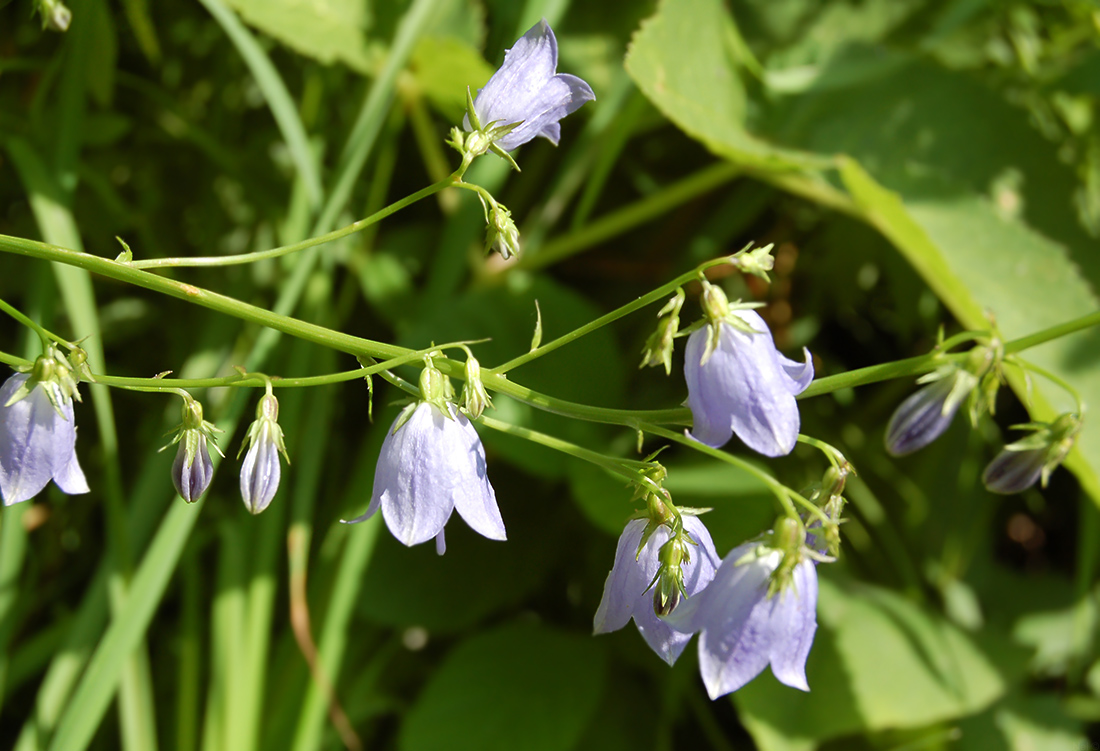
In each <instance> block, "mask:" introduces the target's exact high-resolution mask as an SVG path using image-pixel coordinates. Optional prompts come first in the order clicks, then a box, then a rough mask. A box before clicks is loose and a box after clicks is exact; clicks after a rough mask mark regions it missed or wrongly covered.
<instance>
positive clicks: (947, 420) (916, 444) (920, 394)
mask: <svg viewBox="0 0 1100 751" xmlns="http://www.w3.org/2000/svg"><path fill="white" fill-rule="evenodd" d="M953 389H954V380H953V379H951V378H941V379H940V380H938V381H935V382H933V383H930V384H928V385H927V386H925V387H923V388H921V389H919V390H918V391H916V392H915V393H913V394H910V395H909V397H908V398H906V400H905V401H903V402H902V403H901V404H900V405H898V408H897V409H896V410H894V414H893V415H891V416H890V422H889V423H888V424H887V426H886V437H885V443H886V450H887V451H888V452H889V453H890V454H891V455H892V456H905V455H907V454H911V453H913V452H914V451H916V450H918V449H922V448H924V447H925V446H927V445H928V444H930V443H931V442H932V441H934V440H936V439H937V438H939V437H940V436H941V435H942V434H943V432H944V431H945V430H947V429H948V428H949V427H950V426H951V421H952V420H953V419H955V412H956V411H957V410H958V408H959V404H960V403H961V402H960V401H959V400H954V401H951V402H949V401H948V397H949V396H950V395H951V392H952V390H953Z"/></svg>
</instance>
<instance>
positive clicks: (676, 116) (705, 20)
mask: <svg viewBox="0 0 1100 751" xmlns="http://www.w3.org/2000/svg"><path fill="white" fill-rule="evenodd" d="M739 39H740V35H739V34H738V33H737V30H736V26H735V25H734V23H733V19H732V18H730V16H729V14H728V13H727V12H726V11H725V10H724V9H723V7H722V3H721V2H720V1H719V0H664V1H663V2H662V3H661V4H660V6H659V8H658V10H657V13H656V15H654V16H652V17H651V18H649V19H647V20H646V21H644V22H643V23H642V25H641V28H639V30H638V32H637V33H636V34H635V35H634V39H633V41H632V42H631V45H630V49H629V50H628V51H627V55H626V69H627V72H628V73H630V76H631V78H633V79H634V82H635V83H636V84H638V88H640V89H641V90H642V92H643V93H644V94H645V95H646V96H647V97H648V98H649V100H650V101H651V102H653V104H654V105H656V107H657V109H659V110H660V111H661V112H662V113H663V114H664V115H665V116H666V117H668V119H670V120H672V122H674V123H676V125H678V126H679V127H680V128H682V129H683V130H684V132H686V133H687V134H688V135H689V136H691V137H692V138H695V139H696V140H698V141H701V142H702V143H703V144H705V145H706V146H707V148H709V149H710V150H711V151H713V152H714V153H716V154H718V155H720V156H723V157H726V158H727V159H731V160H733V161H735V162H738V163H741V164H747V165H754V166H761V167H771V168H776V169H790V168H793V167H809V166H814V165H820V164H821V163H822V162H821V160H817V159H814V158H813V157H811V156H810V155H808V154H799V153H798V152H795V151H788V150H785V149H781V148H778V147H775V146H772V145H771V144H768V143H766V142H765V141H763V140H761V139H759V138H757V137H756V136H754V135H752V134H750V133H749V132H748V131H746V130H745V117H746V110H747V107H748V101H747V94H746V91H745V86H744V84H743V83H742V82H741V79H740V73H739V71H738V69H737V65H736V62H735V61H736V57H735V55H736V53H737V50H738V49H740V48H741V46H742V45H739V44H737V42H738V40H739Z"/></svg>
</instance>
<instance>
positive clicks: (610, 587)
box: [592, 515, 718, 665]
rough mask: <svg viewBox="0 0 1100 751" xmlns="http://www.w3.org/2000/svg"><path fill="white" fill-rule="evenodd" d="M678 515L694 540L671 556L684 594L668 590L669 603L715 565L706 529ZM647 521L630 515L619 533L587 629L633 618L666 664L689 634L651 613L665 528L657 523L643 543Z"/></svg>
mask: <svg viewBox="0 0 1100 751" xmlns="http://www.w3.org/2000/svg"><path fill="white" fill-rule="evenodd" d="M682 518H683V530H684V532H686V533H687V534H688V535H690V537H691V541H692V542H693V543H694V545H692V544H687V545H684V546H683V549H682V551H680V552H682V553H686V555H684V556H683V560H681V561H677V563H678V564H679V566H680V569H681V573H682V581H681V583H682V585H683V589H684V592H683V594H686V597H684V598H680V597H679V594H680V593H673V600H674V601H675V602H676V603H677V604H676V605H675V607H681V606H682V604H683V603H684V602H686V601H690V600H691V599H692V598H693V597H695V596H696V594H697V593H698V592H700V591H701V590H702V589H703V588H704V587H706V586H707V584H709V583H710V581H711V579H713V578H714V571H715V569H717V568H718V554H717V553H716V552H715V550H714V542H712V541H711V538H710V532H708V531H707V528H706V527H705V526H704V525H703V523H702V522H701V521H700V520H699V519H698V518H697V517H694V516H688V515H684V516H683V517H682ZM647 523H648V521H647V520H646V519H632V520H631V521H629V522H627V525H626V529H624V530H623V533H622V535H620V536H619V544H618V547H617V548H616V549H615V564H614V565H613V566H612V567H611V572H610V573H609V574H608V575H607V580H606V581H605V582H604V585H603V598H602V599H601V600H600V606H599V608H598V609H597V610H596V616H595V618H593V621H592V632H593V633H595V634H606V633H610V632H612V631H618V630H619V629H620V628H622V627H623V626H625V625H626V624H627V623H628V622H629V621H630V619H631V618H633V619H634V625H636V626H637V627H638V632H639V633H640V634H641V635H642V638H643V639H645V641H646V644H648V645H649V647H650V649H652V650H653V651H654V652H656V653H657V656H658V657H660V658H661V659H662V660H664V661H665V662H667V663H668V664H669V665H672V664H673V663H675V662H676V659H677V658H678V657H679V656H680V653H681V652H683V651H684V647H686V646H687V643H688V642H689V641H691V634H684V633H680V632H678V631H676V630H675V629H673V628H672V627H671V626H669V625H668V624H667V623H665V622H664V621H662V620H661V619H660V618H659V617H658V616H657V613H656V610H657V609H658V607H659V605H660V603H659V602H658V601H657V597H656V595H657V593H658V589H657V588H658V587H659V584H660V583H659V582H658V581H657V580H658V575H659V573H660V572H661V568H662V563H667V551H668V550H669V548H666V546H667V545H669V542H670V537H671V533H670V531H669V528H668V527H667V526H666V525H661V526H659V527H657V528H656V529H655V530H654V531H653V532H652V534H651V535H650V536H649V538H648V539H647V540H645V541H644V544H643V539H642V538H643V536H644V533H645V531H646V526H647ZM662 551H666V556H664V557H665V558H666V561H662ZM655 603H656V604H655ZM675 607H669V606H668V605H665V606H663V608H662V609H666V610H669V611H674V610H675Z"/></svg>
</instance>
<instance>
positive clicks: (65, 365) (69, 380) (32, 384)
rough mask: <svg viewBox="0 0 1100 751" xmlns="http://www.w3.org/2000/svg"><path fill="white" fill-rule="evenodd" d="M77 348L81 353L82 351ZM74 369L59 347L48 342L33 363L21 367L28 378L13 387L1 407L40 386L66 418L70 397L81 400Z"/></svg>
mask: <svg viewBox="0 0 1100 751" xmlns="http://www.w3.org/2000/svg"><path fill="white" fill-rule="evenodd" d="M80 351H81V352H83V350H80ZM74 370H75V369H74V367H73V364H72V363H71V362H70V361H69V360H68V358H66V357H65V355H64V354H62V352H61V350H60V349H58V348H57V346H56V345H54V344H52V343H51V344H49V345H48V346H47V347H46V351H45V352H43V353H42V354H41V355H39V356H38V358H37V359H36V360H35V361H34V364H33V365H32V366H30V367H29V368H22V369H21V371H22V372H24V373H27V374H29V376H30V377H29V378H27V379H26V380H25V381H24V382H23V384H22V385H21V386H20V387H19V388H18V389H16V390H15V393H13V394H12V395H11V397H10V398H9V399H8V400H7V401H6V402H5V403H4V404H3V406H5V407H10V406H11V405H13V404H15V403H16V402H18V401H22V400H23V399H25V398H27V397H28V396H30V394H31V392H32V391H34V389H35V388H36V387H38V386H41V387H42V391H43V392H45V394H46V396H47V397H48V398H49V400H50V404H51V405H53V408H54V411H55V412H57V414H58V415H60V416H61V417H62V419H68V418H66V417H65V413H64V409H65V405H67V404H71V403H72V400H73V399H76V400H77V401H78V402H79V401H81V399H80V392H79V391H78V390H77V384H78V383H79V377H77V376H78V374H75V373H74Z"/></svg>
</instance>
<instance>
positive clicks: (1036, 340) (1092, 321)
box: [1005, 310, 1100, 355]
mask: <svg viewBox="0 0 1100 751" xmlns="http://www.w3.org/2000/svg"><path fill="white" fill-rule="evenodd" d="M1097 324H1100V310H1098V311H1096V312H1095V313H1089V314H1088V315H1084V316H1081V317H1080V318H1074V319H1073V320H1072V321H1066V322H1065V323H1061V324H1058V325H1057V326H1051V327H1050V328H1046V329H1043V330H1042V331H1036V332H1035V333H1034V334H1029V335H1028V336H1022V337H1020V338H1019V339H1013V340H1012V341H1011V342H1008V343H1007V344H1005V354H1006V355H1012V354H1016V353H1017V352H1023V351H1024V350H1025V349H1030V348H1031V347H1035V346H1038V345H1040V344H1046V343H1047V342H1049V341H1051V340H1053V339H1058V338H1059V337H1063V336H1066V335H1068V334H1073V333H1076V332H1078V331H1081V330H1083V329H1087V328H1090V327H1092V326H1096V325H1097Z"/></svg>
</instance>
